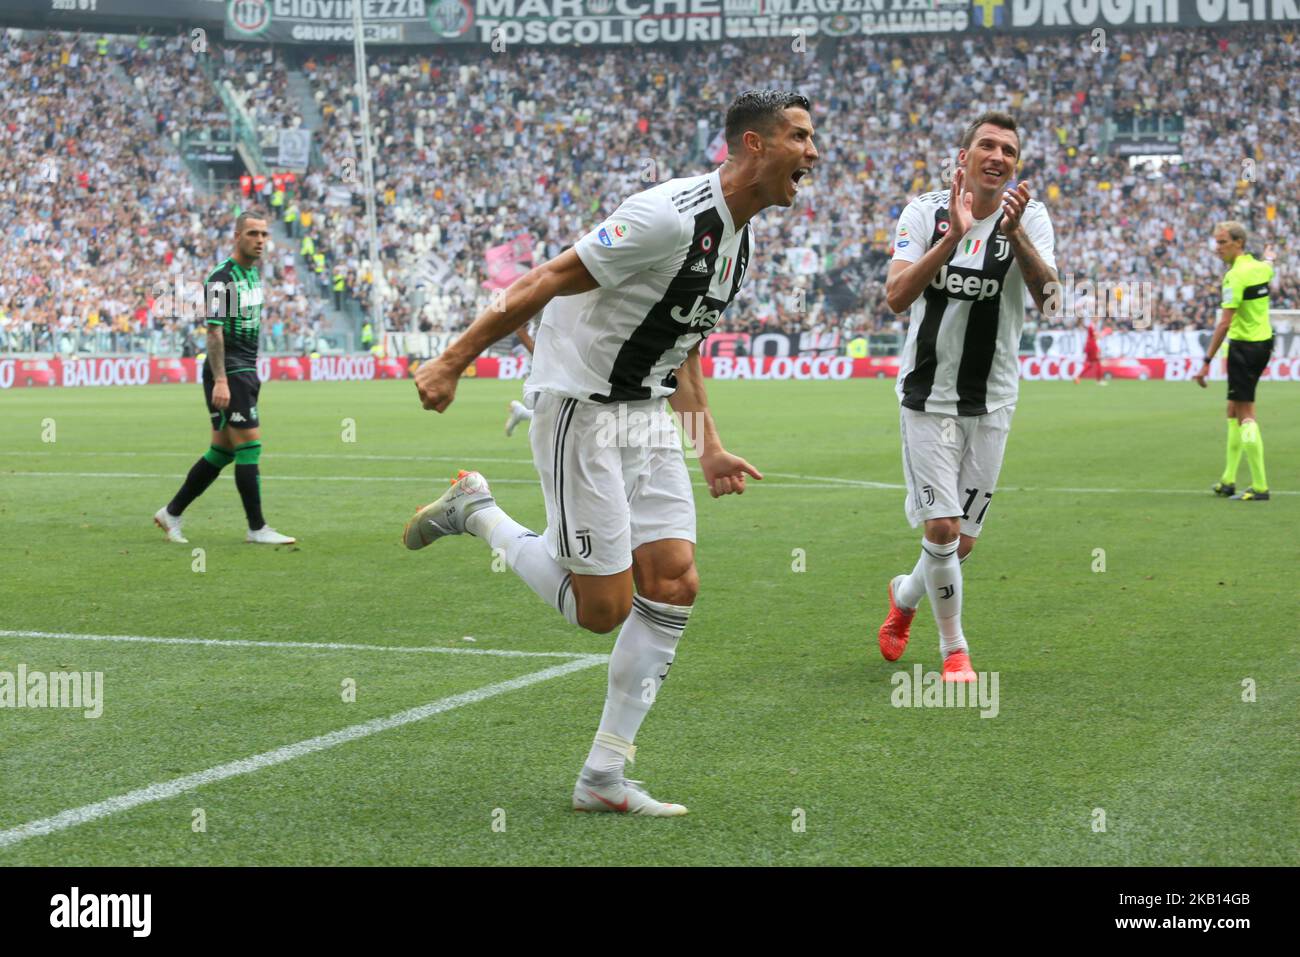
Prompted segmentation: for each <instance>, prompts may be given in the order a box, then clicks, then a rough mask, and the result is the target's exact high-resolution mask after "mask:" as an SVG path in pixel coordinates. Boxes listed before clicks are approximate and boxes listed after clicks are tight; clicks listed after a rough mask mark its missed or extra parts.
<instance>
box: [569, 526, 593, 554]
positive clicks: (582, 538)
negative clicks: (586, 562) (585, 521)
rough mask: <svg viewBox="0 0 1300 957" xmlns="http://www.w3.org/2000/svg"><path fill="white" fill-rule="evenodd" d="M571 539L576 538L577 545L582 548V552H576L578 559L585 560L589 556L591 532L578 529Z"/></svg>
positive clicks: (585, 529)
mask: <svg viewBox="0 0 1300 957" xmlns="http://www.w3.org/2000/svg"><path fill="white" fill-rule="evenodd" d="M573 537H574V538H576V539H577V540H578V544H579V545H581V546H582V550H581V551H580V552H578V557H579V558H587V557H588V556H589V555H591V530H590V529H587V528H580V529H578V530H577V531H575V532H574V533H573Z"/></svg>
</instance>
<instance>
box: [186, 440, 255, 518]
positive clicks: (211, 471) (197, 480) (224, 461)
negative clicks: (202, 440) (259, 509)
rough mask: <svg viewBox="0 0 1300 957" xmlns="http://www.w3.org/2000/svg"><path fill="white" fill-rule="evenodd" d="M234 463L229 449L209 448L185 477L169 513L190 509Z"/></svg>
mask: <svg viewBox="0 0 1300 957" xmlns="http://www.w3.org/2000/svg"><path fill="white" fill-rule="evenodd" d="M233 461H235V453H233V452H231V451H230V450H229V449H223V448H222V447H221V446H219V445H212V446H209V447H208V450H207V451H206V452H204V453H203V456H202V458H200V459H199V460H198V461H197V462H195V463H194V464H193V465H192V466H191V467H190V471H189V474H188V475H186V476H185V481H184V482H183V483H182V484H181V488H180V491H179V492H177V493H176V497H175V498H173V499H172V500H171V501H170V502H168V503H167V513H168V514H169V515H180V514H181V513H182V512H183V511H185V509H186V508H188V507H189V504H190V502H192V501H194V500H195V499H196V498H198V497H199V496H200V495H202V494H203V493H204V492H206V491H207V490H208V486H209V485H211V484H212V483H213V482H215V481H216V480H217V476H218V475H220V474H221V470H222V469H223V468H225V467H226V466H227V465H229V464H230V463H231V462H233ZM259 527H260V526H259Z"/></svg>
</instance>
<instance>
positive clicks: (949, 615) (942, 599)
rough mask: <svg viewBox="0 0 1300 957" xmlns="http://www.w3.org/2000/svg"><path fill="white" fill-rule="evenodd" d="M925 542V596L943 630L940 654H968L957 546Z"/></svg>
mask: <svg viewBox="0 0 1300 957" xmlns="http://www.w3.org/2000/svg"><path fill="white" fill-rule="evenodd" d="M960 541H961V539H960V538H959V539H957V541H953V542H948V543H947V544H946V545H941V544H938V543H937V542H932V541H930V540H929V539H922V540H921V565H922V566H923V571H924V573H925V593H926V595H928V596H929V598H930V608H931V610H932V611H933V612H934V621H935V624H936V625H938V626H939V650H940V651H942V652H943V655H944V657H945V658H946V657H947V656H948V655H950V654H952V653H953V652H954V651H965V650H966V637H965V636H964V635H963V634H962V631H961V562H960V561H959V560H958V558H957V545H958V543H959V542H960Z"/></svg>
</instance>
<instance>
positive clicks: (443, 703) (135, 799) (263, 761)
mask: <svg viewBox="0 0 1300 957" xmlns="http://www.w3.org/2000/svg"><path fill="white" fill-rule="evenodd" d="M599 663H600V662H598V661H595V660H591V659H583V660H580V661H566V662H565V663H564V664H562V665H554V666H552V667H550V668H547V669H545V670H543V671H534V672H532V673H531V674H526V675H522V676H520V677H518V678H511V679H509V680H508V681H498V682H497V683H496V684H490V685H486V686H484V687H482V688H476V689H474V690H473V691H465V692H462V693H461V694H455V695H452V696H450V697H448V698H441V699H439V700H438V701H432V702H430V703H429V704H423V705H420V706H418V707H415V708H410V709H408V710H406V711H399V712H398V713H397V714H392V715H389V716H388V717H386V718H373V719H372V720H370V721H364V722H362V723H361V724H354V725H352V726H351V727H348V728H343V729H341V730H339V731H331V732H330V733H329V734H322V735H320V736H319V737H315V738H308V739H307V740H306V741H299V742H297V743H296V744H286V745H285V746H284V747H280V748H276V749H275V750H273V751H265V752H263V753H262V754H255V755H253V756H252V757H248V758H241V759H240V760H238V761H230V762H228V763H226V764H218V765H217V766H216V767H212V768H208V769H207V770H206V771H197V772H195V773H194V774H187V775H185V776H183V777H179V778H173V779H172V780H170V781H163V782H160V783H158V784H150V785H148V786H147V787H143V788H139V789H137V790H135V791H128V792H127V793H126V794H119V795H118V796H117V797H111V798H108V799H107V800H105V801H98V802H96V803H94V804H87V805H85V806H83V807H76V808H71V809H69V810H67V811H61V812H60V813H58V814H55V815H53V816H52V817H45V818H41V819H40V820H37V821H28V822H27V823H26V824H20V825H18V826H17V827H11V828H9V829H8V830H4V831H0V848H3V847H10V846H12V845H14V844H18V843H20V842H21V841H26V840H28V839H30V838H33V837H42V836H44V835H47V834H54V833H56V832H58V831H63V830H67V829H68V828H70V827H76V826H77V825H79V824H87V823H89V822H90V821H97V820H99V819H100V818H105V817H108V816H110V815H112V814H118V813H120V812H122V811H129V810H131V809H132V808H136V807H140V806H141V805H143V804H153V803H155V802H158V801H166V800H167V799H169V798H173V797H176V796H177V795H178V794H184V793H185V792H186V791H193V790H195V789H196V788H201V787H204V786H206V785H209V784H215V783H217V782H218V781H225V780H226V779H228V778H233V777H238V776H240V775H242V774H251V773H252V772H254V771H260V770H262V769H263V768H269V767H274V766H275V765H277V764H284V763H285V762H286V761H292V760H294V759H295V758H301V757H304V756H305V755H308V754H314V753H315V752H317V751H324V750H326V749H327V748H334V747H338V746H339V745H340V744H347V743H348V742H350V741H356V740H358V739H360V738H366V737H369V736H370V735H372V734H378V733H379V732H381V731H388V730H390V729H391V728H400V727H401V726H402V725H405V724H412V723H414V722H416V721H423V720H424V719H425V718H431V717H433V716H434V715H436V714H442V713H443V712H444V711H451V710H452V709H454V708H462V707H464V706H465V705H467V704H476V703H477V702H479V701H484V700H486V699H488V698H492V697H495V696H496V695H499V694H505V693H506V692H507V691H516V690H518V689H519V688H527V687H528V686H529V685H535V684H538V683H539V682H542V681H549V680H550V679H552V678H560V677H562V676H564V675H567V674H572V673H573V672H575V671H582V670H584V669H586V668H591V667H593V666H595V665H597V664H599Z"/></svg>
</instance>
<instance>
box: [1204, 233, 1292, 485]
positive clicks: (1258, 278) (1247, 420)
mask: <svg viewBox="0 0 1300 957" xmlns="http://www.w3.org/2000/svg"><path fill="white" fill-rule="evenodd" d="M1214 249H1215V252H1217V253H1218V254H1219V258H1220V259H1222V260H1223V261H1224V262H1225V263H1227V264H1228V273H1227V275H1226V276H1224V277H1223V301H1222V305H1223V313H1222V315H1221V316H1220V318H1219V324H1218V325H1217V326H1216V327H1215V329H1214V336H1213V338H1212V339H1211V340H1210V348H1209V350H1208V351H1207V352H1206V353H1205V364H1204V365H1203V366H1202V367H1201V371H1200V372H1199V373H1197V374H1196V375H1195V376H1193V378H1194V379H1196V383H1197V384H1198V385H1199V386H1200V387H1201V388H1202V389H1204V388H1205V377H1206V376H1207V375H1209V374H1210V362H1211V360H1213V358H1214V355H1215V353H1216V352H1218V351H1219V346H1220V345H1221V344H1222V342H1223V339H1224V336H1227V338H1228V460H1227V465H1226V467H1225V468H1224V470H1223V477H1222V478H1221V479H1220V480H1219V481H1218V482H1215V483H1214V488H1213V491H1214V494H1215V495H1222V496H1227V497H1231V498H1232V499H1233V500H1235V501H1239V502H1266V501H1268V477H1267V476H1266V475H1265V474H1264V440H1263V439H1262V438H1261V437H1260V434H1259V423H1258V422H1256V421H1255V385H1256V383H1258V382H1259V377H1260V376H1261V375H1263V374H1264V369H1265V368H1266V367H1267V366H1268V360H1269V357H1270V356H1272V354H1273V327H1272V326H1271V325H1269V321H1268V291H1269V284H1270V283H1272V281H1273V266H1272V264H1271V263H1269V262H1267V261H1262V260H1259V259H1256V258H1255V257H1254V256H1252V255H1251V254H1250V253H1248V252H1246V227H1244V226H1242V225H1241V223H1235V222H1226V223H1219V225H1217V226H1215V227H1214ZM1243 452H1244V453H1246V461H1247V462H1248V463H1249V464H1250V487H1249V488H1248V489H1246V490H1245V491H1244V492H1242V493H1240V494H1235V493H1236V492H1237V466H1238V465H1240V464H1241V455H1242V453H1243Z"/></svg>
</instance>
